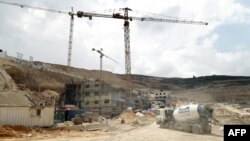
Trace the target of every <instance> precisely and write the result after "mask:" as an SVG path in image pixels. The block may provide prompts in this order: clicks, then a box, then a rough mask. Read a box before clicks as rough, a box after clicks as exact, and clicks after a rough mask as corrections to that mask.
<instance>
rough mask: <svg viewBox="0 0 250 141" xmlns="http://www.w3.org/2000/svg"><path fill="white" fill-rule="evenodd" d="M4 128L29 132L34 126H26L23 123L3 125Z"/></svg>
mask: <svg viewBox="0 0 250 141" xmlns="http://www.w3.org/2000/svg"><path fill="white" fill-rule="evenodd" d="M3 127H4V128H10V129H12V130H14V131H17V132H24V133H29V132H31V131H32V128H31V127H26V126H23V125H3Z"/></svg>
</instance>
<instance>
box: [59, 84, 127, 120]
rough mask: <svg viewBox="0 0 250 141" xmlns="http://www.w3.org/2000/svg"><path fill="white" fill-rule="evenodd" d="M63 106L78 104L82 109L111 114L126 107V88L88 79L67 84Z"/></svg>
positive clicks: (62, 100) (63, 96) (62, 101)
mask: <svg viewBox="0 0 250 141" xmlns="http://www.w3.org/2000/svg"><path fill="white" fill-rule="evenodd" d="M65 87H66V88H65V92H64V93H63V94H62V96H61V106H63V105H76V106H78V107H79V108H80V109H85V111H90V112H94V113H99V114H101V115H105V116H110V115H111V114H112V115H117V114H119V113H120V112H121V111H122V110H123V109H124V108H125V96H124V90H123V89H121V88H119V87H115V86H112V85H109V84H107V83H104V82H103V81H100V80H87V81H85V82H81V83H69V84H66V85H65Z"/></svg>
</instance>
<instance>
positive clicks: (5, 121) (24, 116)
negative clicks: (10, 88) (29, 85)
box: [0, 91, 54, 127]
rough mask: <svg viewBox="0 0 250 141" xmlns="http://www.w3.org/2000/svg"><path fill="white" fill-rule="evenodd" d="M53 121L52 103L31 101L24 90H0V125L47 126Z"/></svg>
mask: <svg viewBox="0 0 250 141" xmlns="http://www.w3.org/2000/svg"><path fill="white" fill-rule="evenodd" d="M53 123H54V103H53V104H51V106H47V105H45V103H38V104H37V103H33V102H32V101H31V100H30V98H29V97H28V96H26V94H25V92H3V91H0V125H24V126H38V127H47V126H52V125H53Z"/></svg>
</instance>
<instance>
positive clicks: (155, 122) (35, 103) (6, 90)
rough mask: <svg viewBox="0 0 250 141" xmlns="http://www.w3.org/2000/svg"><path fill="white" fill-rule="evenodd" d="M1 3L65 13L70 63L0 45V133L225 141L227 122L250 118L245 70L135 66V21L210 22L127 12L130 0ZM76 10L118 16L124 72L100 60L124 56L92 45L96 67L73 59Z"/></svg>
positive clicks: (249, 79) (53, 139)
mask: <svg viewBox="0 0 250 141" xmlns="http://www.w3.org/2000/svg"><path fill="white" fill-rule="evenodd" d="M0 5H1V6H3V7H12V8H17V9H18V8H19V9H20V8H21V10H25V9H31V10H34V11H43V12H45V13H52V14H53V13H57V14H59V15H66V16H68V17H69V19H70V20H69V21H70V22H69V23H70V25H69V36H67V37H69V38H68V45H67V49H68V50H67V57H65V56H64V58H65V60H67V64H64V65H63V64H55V63H49V62H45V61H39V60H36V61H35V60H34V59H33V57H32V56H30V57H29V59H25V58H24V57H23V54H22V53H19V52H18V51H17V55H16V56H13V55H9V53H8V52H9V50H8V47H7V48H4V47H3V48H2V46H1V47H0V140H6V141H12V140H13V141H14V140H18V141H22V140H49V141H57V140H61V141H66V140H72V141H78V140H83V141H93V140H98V141H99V140H100V141H110V140H112V141H130V140H133V141H151V140H158V141H165V140H166V139H167V140H169V141H180V140H183V139H185V140H187V141H193V140H203V141H222V140H223V136H224V125H250V76H246V75H244V76H243V75H242V76H240V75H237V76H233V75H215V74H214V75H210V74H209V75H206V76H197V77H196V76H193V77H191V78H190V77H189V78H188V77H187V78H181V77H158V76H148V75H145V74H133V73H132V72H133V71H132V70H133V69H134V68H132V66H133V65H131V64H133V61H132V60H131V54H133V53H131V52H132V49H131V48H133V47H131V48H130V42H131V41H130V23H131V22H132V21H133V22H134V21H137V22H148V24H150V23H151V22H161V23H162V24H164V23H170V24H187V25H192V24H194V25H196V26H207V25H208V24H210V23H207V22H203V21H194V20H181V19H171V18H158V17H148V16H140V17H139V16H130V15H129V12H132V11H133V9H130V8H128V7H125V8H120V9H119V10H120V12H122V14H121V13H115V12H113V13H112V14H106V13H96V12H83V11H74V9H73V7H72V8H71V11H70V12H64V11H60V10H54V9H50V8H45V7H42V6H33V5H26V4H22V3H15V2H7V1H0ZM76 18H87V19H89V20H92V18H101V19H102V18H104V19H105V18H108V19H116V20H120V21H122V22H123V28H122V30H123V32H124V33H123V34H124V35H123V36H124V46H123V47H124V50H125V53H124V52H123V55H124V58H125V59H124V61H125V62H124V66H125V73H122V74H121V73H116V72H113V71H107V70H105V69H104V66H103V64H104V63H103V62H104V60H109V61H110V62H112V63H114V64H118V63H123V62H121V60H117V59H114V58H113V57H111V55H107V54H106V53H105V51H106V50H105V51H104V49H102V48H100V49H96V48H92V50H91V51H92V53H93V56H95V57H98V59H99V62H95V63H98V67H99V68H98V69H95V70H92V69H85V68H84V67H83V68H79V67H75V66H73V65H72V56H73V55H74V54H73V55H72V50H74V43H73V42H74V41H73V31H74V20H75V19H76ZM111 21H112V20H111ZM149 28H151V27H149ZM120 30H121V29H120ZM132 41H134V40H132ZM13 42H15V41H14V40H13ZM145 42H147V41H145ZM103 48H105V47H103ZM97 55H98V56H97ZM84 57H85V59H87V56H83V58H84ZM81 59H82V58H81ZM89 63H94V62H93V61H91V60H90V61H89ZM135 67H136V66H135ZM131 71H132V72H131ZM144 71H147V70H144ZM184 71H185V70H184ZM166 76H168V74H166Z"/></svg>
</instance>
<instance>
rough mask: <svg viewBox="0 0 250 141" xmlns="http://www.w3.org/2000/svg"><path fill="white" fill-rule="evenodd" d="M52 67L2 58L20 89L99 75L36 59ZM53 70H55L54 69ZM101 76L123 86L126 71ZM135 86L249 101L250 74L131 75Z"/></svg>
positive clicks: (59, 86) (188, 97)
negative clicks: (174, 76)
mask: <svg viewBox="0 0 250 141" xmlns="http://www.w3.org/2000/svg"><path fill="white" fill-rule="evenodd" d="M34 63H35V64H37V65H38V66H39V65H40V66H42V65H45V66H49V67H48V68H49V69H44V68H42V69H41V68H40V69H34V68H31V67H27V66H25V65H21V64H16V63H14V62H11V61H6V60H2V59H0V67H1V68H3V69H5V70H6V72H7V73H8V74H9V75H10V76H11V77H12V79H13V80H14V81H15V83H16V84H17V86H18V87H20V88H21V89H31V90H34V91H44V90H54V91H57V92H59V93H61V92H62V91H63V90H64V84H65V83H67V82H72V81H75V82H79V81H84V80H86V79H99V76H100V75H99V74H100V72H99V71H97V70H87V69H79V68H73V67H67V66H62V65H56V64H47V63H42V62H34ZM52 70H53V71H52ZM102 76H103V77H102V79H103V80H104V81H105V82H106V83H109V84H111V85H117V86H120V87H124V86H125V85H124V84H125V81H124V75H121V74H114V73H111V72H107V71H104V72H103V75H102ZM132 80H133V87H134V88H147V89H160V90H169V91H171V93H172V95H171V96H172V97H173V98H177V99H178V100H182V101H198V102H205V103H207V102H235V101H243V102H244V101H250V99H249V97H250V91H249V90H250V77H247V76H225V75H213V76H202V77H193V78H163V77H154V76H144V75H132Z"/></svg>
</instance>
